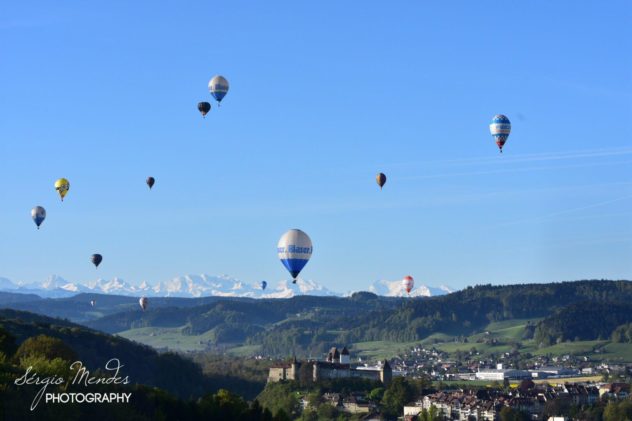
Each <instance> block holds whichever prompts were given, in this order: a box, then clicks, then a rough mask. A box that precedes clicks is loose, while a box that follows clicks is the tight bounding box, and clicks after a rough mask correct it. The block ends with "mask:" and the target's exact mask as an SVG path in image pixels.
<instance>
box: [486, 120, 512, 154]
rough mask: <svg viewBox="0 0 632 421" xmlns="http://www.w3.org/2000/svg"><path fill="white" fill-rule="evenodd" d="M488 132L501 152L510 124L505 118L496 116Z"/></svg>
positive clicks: (509, 131)
mask: <svg viewBox="0 0 632 421" xmlns="http://www.w3.org/2000/svg"><path fill="white" fill-rule="evenodd" d="M489 132H490V133H491V134H492V136H493V137H494V140H495V141H496V144H497V145H498V148H499V149H500V151H501V152H502V151H503V146H504V145H505V142H506V141H507V138H508V137H509V133H511V122H510V121H509V119H508V118H507V116H504V115H502V114H496V115H495V116H494V117H493V118H492V122H491V124H490V125H489Z"/></svg>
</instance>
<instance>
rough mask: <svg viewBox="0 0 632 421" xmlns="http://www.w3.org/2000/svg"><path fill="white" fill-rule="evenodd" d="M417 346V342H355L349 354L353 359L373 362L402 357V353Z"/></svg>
mask: <svg viewBox="0 0 632 421" xmlns="http://www.w3.org/2000/svg"><path fill="white" fill-rule="evenodd" d="M418 344H419V342H389V341H372V342H356V343H354V344H353V346H352V347H351V353H352V354H353V357H354V358H356V357H362V358H363V359H373V360H378V359H384V358H393V357H396V356H398V355H403V354H404V352H406V351H407V350H409V349H411V348H412V347H413V346H415V345H418Z"/></svg>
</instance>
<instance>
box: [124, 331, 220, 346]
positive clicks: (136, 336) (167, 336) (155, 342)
mask: <svg viewBox="0 0 632 421" xmlns="http://www.w3.org/2000/svg"><path fill="white" fill-rule="evenodd" d="M118 335H119V336H122V337H124V338H127V339H130V340H132V341H135V342H139V343H141V344H145V345H149V346H151V347H153V348H167V349H170V350H174V351H202V350H204V349H206V348H207V342H208V341H209V340H210V338H209V335H208V332H207V333H205V334H202V335H183V334H182V328H161V327H143V328H138V329H130V330H126V331H123V332H119V333H118Z"/></svg>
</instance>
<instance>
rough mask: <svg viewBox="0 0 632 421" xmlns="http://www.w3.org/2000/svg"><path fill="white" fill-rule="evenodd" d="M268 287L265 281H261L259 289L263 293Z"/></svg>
mask: <svg viewBox="0 0 632 421" xmlns="http://www.w3.org/2000/svg"><path fill="white" fill-rule="evenodd" d="M267 286H268V283H267V282H266V281H261V289H262V290H264V291H265V289H266V287H267Z"/></svg>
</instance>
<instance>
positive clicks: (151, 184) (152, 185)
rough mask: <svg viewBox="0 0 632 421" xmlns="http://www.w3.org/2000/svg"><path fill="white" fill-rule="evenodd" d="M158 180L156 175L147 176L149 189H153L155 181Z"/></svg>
mask: <svg viewBox="0 0 632 421" xmlns="http://www.w3.org/2000/svg"><path fill="white" fill-rule="evenodd" d="M155 182H156V179H155V178H154V177H147V181H146V183H147V185H148V186H149V190H151V188H152V187H154V183H155Z"/></svg>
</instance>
